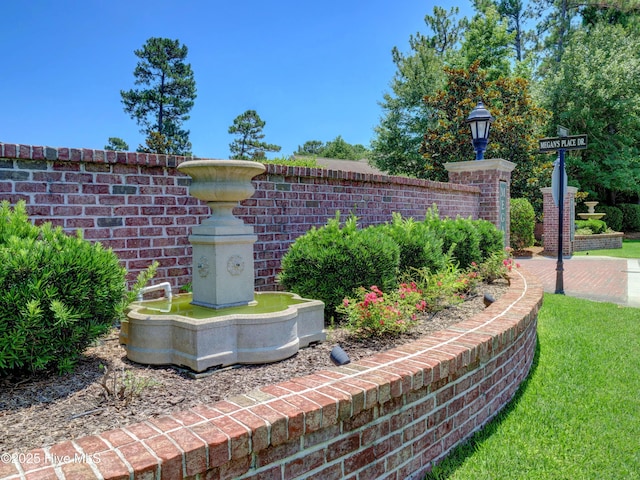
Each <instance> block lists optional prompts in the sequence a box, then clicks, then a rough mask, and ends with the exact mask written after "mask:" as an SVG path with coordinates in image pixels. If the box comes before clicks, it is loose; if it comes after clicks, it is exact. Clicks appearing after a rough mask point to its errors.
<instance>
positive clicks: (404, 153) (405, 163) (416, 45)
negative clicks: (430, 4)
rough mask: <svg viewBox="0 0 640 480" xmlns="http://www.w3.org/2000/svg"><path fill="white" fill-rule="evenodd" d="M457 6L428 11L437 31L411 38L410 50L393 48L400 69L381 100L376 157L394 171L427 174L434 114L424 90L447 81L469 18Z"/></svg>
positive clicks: (427, 21)
mask: <svg viewBox="0 0 640 480" xmlns="http://www.w3.org/2000/svg"><path fill="white" fill-rule="evenodd" d="M457 15H458V8H452V9H451V10H450V11H449V12H447V11H446V10H444V9H443V8H441V7H434V9H433V15H432V16H431V15H426V16H425V19H424V20H425V24H426V25H427V27H428V28H429V29H430V30H431V31H432V32H433V36H425V35H422V34H420V33H417V34H415V35H411V37H410V38H409V47H410V52H409V53H408V54H403V53H401V52H400V50H399V49H398V48H397V47H394V48H393V50H392V58H393V63H394V64H395V65H396V69H397V70H396V74H395V75H394V78H393V80H392V82H391V92H390V93H385V95H384V98H383V101H382V102H381V103H380V106H381V107H382V109H383V111H384V115H383V117H382V119H381V122H380V125H378V126H377V127H376V128H375V134H376V137H375V138H374V140H373V141H372V142H371V146H372V154H371V162H372V163H373V164H374V165H375V166H376V167H378V168H379V169H381V170H384V171H387V172H389V173H390V174H392V175H395V174H408V175H412V176H416V177H421V176H424V167H425V163H424V160H423V158H422V155H420V152H419V150H420V143H421V141H422V136H423V135H424V132H425V130H426V129H427V128H428V127H429V125H430V124H431V122H432V121H433V114H432V112H430V111H429V109H428V108H427V107H426V105H425V104H424V102H423V101H422V99H423V97H424V96H425V95H430V94H433V93H435V92H436V91H438V89H439V88H441V87H442V86H443V85H444V80H445V76H444V74H443V70H442V68H443V66H444V65H445V64H446V63H447V61H448V60H447V59H449V58H450V57H451V56H452V55H453V49H454V48H455V47H456V46H457V45H458V42H459V39H460V34H461V31H462V30H463V29H464V28H465V27H466V25H467V22H466V19H464V18H463V19H461V20H460V19H457V18H456V16H457Z"/></svg>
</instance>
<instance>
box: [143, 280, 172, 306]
mask: <svg viewBox="0 0 640 480" xmlns="http://www.w3.org/2000/svg"><path fill="white" fill-rule="evenodd" d="M158 290H164V298H166V299H167V300H169V301H170V300H171V296H172V295H171V284H170V283H169V282H162V283H159V284H157V285H151V286H149V287H143V288H141V289H140V292H138V296H137V297H136V298H137V300H138V302H141V301H142V297H143V296H144V294H145V293H150V292H157V291H158Z"/></svg>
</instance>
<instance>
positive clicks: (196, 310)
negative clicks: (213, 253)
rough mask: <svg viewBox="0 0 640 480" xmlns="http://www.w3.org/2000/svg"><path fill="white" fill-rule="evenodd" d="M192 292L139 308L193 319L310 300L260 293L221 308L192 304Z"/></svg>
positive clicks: (263, 310)
mask: <svg viewBox="0 0 640 480" xmlns="http://www.w3.org/2000/svg"><path fill="white" fill-rule="evenodd" d="M191 299H192V295H191V294H190V293H186V294H181V295H176V296H174V297H173V299H171V300H167V299H164V298H163V299H160V300H148V301H144V302H139V303H138V305H140V306H141V307H142V308H138V309H137V313H139V314H141V315H154V316H155V315H180V316H183V317H187V318H193V319H205V318H215V317H223V316H227V315H247V314H249V315H251V314H261V313H274V312H280V311H282V310H285V309H286V308H287V307H289V306H291V305H297V304H300V303H306V302H308V300H305V299H302V298H299V297H298V298H295V297H294V296H293V295H291V294H290V293H272V292H269V293H266V292H265V293H258V292H256V293H255V294H254V302H252V303H251V304H250V305H243V306H239V307H225V308H221V309H219V310H215V309H213V308H207V307H201V306H198V305H192V304H191Z"/></svg>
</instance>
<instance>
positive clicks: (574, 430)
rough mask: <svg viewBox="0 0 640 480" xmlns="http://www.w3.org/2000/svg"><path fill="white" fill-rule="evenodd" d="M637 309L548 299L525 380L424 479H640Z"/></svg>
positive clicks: (639, 330) (639, 325) (639, 332)
mask: <svg viewBox="0 0 640 480" xmlns="http://www.w3.org/2000/svg"><path fill="white" fill-rule="evenodd" d="M639 342H640V309H637V308H631V307H621V306H618V305H613V304H610V303H597V302H590V301H587V300H580V299H575V298H571V297H565V296H561V295H550V294H546V295H545V299H544V306H543V308H542V310H541V312H540V315H539V324H538V349H537V353H536V357H535V360H534V366H533V368H532V372H531V374H530V375H529V378H528V379H527V380H526V381H525V383H523V385H522V386H521V388H520V390H519V391H518V393H517V395H516V397H515V399H514V400H513V401H512V402H511V403H510V404H509V405H508V406H507V408H506V409H505V410H504V411H503V412H502V413H501V414H500V415H499V416H498V417H497V418H496V419H495V420H494V421H493V422H491V423H490V424H489V425H488V426H486V427H485V428H484V429H483V430H482V431H480V432H478V433H477V434H476V435H475V436H474V437H473V438H472V439H471V441H470V442H468V443H466V444H465V445H463V446H461V447H459V448H457V449H455V450H454V451H453V452H452V453H451V454H450V455H449V456H448V457H447V458H446V459H445V461H444V462H443V463H442V464H440V465H439V466H438V467H436V468H435V469H434V471H433V473H432V474H431V475H428V476H427V479H464V480H467V479H473V480H480V479H487V480H489V479H490V480H503V479H505V480H507V479H518V480H521V479H535V480H545V479H554V480H555V479H571V480H573V479H579V480H587V479H594V480H595V479H597V480H601V479H640V348H639Z"/></svg>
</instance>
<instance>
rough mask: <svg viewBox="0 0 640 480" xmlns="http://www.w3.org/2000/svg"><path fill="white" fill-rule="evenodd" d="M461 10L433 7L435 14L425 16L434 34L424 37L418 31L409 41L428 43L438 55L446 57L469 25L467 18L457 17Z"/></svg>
mask: <svg viewBox="0 0 640 480" xmlns="http://www.w3.org/2000/svg"><path fill="white" fill-rule="evenodd" d="M459 11H460V10H459V9H458V7H452V8H451V10H449V11H448V12H447V11H446V10H445V9H444V8H442V7H438V6H435V7H433V15H425V17H424V22H425V23H426V24H427V26H428V27H429V28H430V29H431V31H432V32H433V36H432V37H423V36H422V35H420V34H419V33H418V34H416V36H415V37H413V38H410V40H409V43H410V44H413V43H415V44H418V43H426V44H427V45H428V46H429V47H431V48H433V49H434V51H435V53H436V55H437V56H438V57H441V58H444V57H445V56H446V55H447V54H448V53H449V52H451V51H453V49H454V48H455V47H456V45H458V42H459V41H460V37H461V34H462V32H463V31H464V29H466V28H467V27H468V26H469V25H468V21H467V19H466V18H462V19H456V17H457V15H458V12H459Z"/></svg>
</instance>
